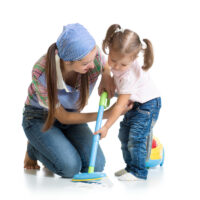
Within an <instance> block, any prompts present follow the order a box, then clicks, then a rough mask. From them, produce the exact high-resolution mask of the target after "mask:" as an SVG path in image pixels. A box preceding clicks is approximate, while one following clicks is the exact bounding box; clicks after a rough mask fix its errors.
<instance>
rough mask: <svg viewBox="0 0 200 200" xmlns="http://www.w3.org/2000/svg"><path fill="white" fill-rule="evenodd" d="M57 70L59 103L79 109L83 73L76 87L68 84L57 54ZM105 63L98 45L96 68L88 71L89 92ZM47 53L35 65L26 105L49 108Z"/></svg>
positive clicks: (95, 60) (67, 107)
mask: <svg viewBox="0 0 200 200" xmlns="http://www.w3.org/2000/svg"><path fill="white" fill-rule="evenodd" d="M55 60H56V72H57V89H58V100H59V103H60V104H61V105H62V106H63V107H64V108H65V109H70V110H77V109H78V107H77V101H78V99H79V95H80V91H79V88H80V81H81V74H79V75H78V77H77V82H76V85H75V88H74V87H71V86H69V85H67V84H66V83H65V82H64V80H63V77H62V73H61V69H60V58H59V56H58V54H57V53H56V54H55ZM104 65H105V57H104V56H103V54H102V53H101V51H100V49H99V48H98V47H97V54H96V56H95V59H94V68H93V69H90V70H89V71H88V75H89V94H91V92H92V90H93V89H94V86H95V84H96V82H97V79H98V76H99V75H100V74H101V72H102V69H103V66H104ZM45 67H46V55H44V56H42V57H41V58H40V59H39V60H38V61H37V62H36V63H35V65H34V66H33V70H32V82H31V84H30V86H29V88H28V97H27V99H26V102H25V105H32V106H35V107H37V108H42V109H48V93H47V86H46V79H45Z"/></svg>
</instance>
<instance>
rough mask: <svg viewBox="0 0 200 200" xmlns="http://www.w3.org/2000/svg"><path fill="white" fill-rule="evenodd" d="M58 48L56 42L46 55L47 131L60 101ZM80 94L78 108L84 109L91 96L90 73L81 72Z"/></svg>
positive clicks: (44, 129) (44, 127)
mask: <svg viewBox="0 0 200 200" xmlns="http://www.w3.org/2000/svg"><path fill="white" fill-rule="evenodd" d="M56 49H57V46H56V43H53V44H52V45H51V46H50V47H49V49H48V51H47V56H46V67H45V76H46V85H47V93H48V116H47V119H46V121H45V124H44V126H43V131H44V132H45V131H47V130H48V129H49V128H51V126H52V124H53V123H54V120H55V117H54V114H55V110H56V105H57V103H58V92H57V73H56V61H55V51H56ZM79 90H80V96H79V99H78V102H77V105H78V110H82V109H83V108H84V106H85V105H86V104H87V101H88V97H89V81H88V73H86V74H81V81H80V87H79Z"/></svg>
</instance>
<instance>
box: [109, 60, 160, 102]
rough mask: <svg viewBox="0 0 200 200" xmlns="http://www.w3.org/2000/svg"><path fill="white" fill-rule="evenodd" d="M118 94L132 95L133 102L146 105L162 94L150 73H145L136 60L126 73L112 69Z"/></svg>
mask: <svg viewBox="0 0 200 200" xmlns="http://www.w3.org/2000/svg"><path fill="white" fill-rule="evenodd" d="M111 71H112V73H113V76H114V81H115V84H116V88H117V93H118V94H131V97H130V100H131V101H133V102H139V103H145V102H147V101H149V100H151V99H154V98H156V97H160V93H159V91H158V89H157V88H156V86H155V85H154V83H153V81H152V80H151V78H150V75H149V72H148V71H144V70H143V69H142V67H141V66H140V65H139V63H138V61H137V60H135V61H134V62H133V63H132V65H131V66H130V68H128V69H127V70H126V71H116V70H113V69H111Z"/></svg>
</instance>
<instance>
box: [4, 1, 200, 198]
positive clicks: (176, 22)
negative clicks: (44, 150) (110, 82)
mask: <svg viewBox="0 0 200 200" xmlns="http://www.w3.org/2000/svg"><path fill="white" fill-rule="evenodd" d="M199 19H200V12H199V5H198V1H195V0H190V1H189V0H188V1H184V0H182V1H179V0H176V1H175V0H174V1H172V0H168V1H156V0H148V1H145V0H140V1H134V0H123V1H122V0H120V1H117V0H110V1H109V0H107V1H105V0H100V1H95V0H93V1H92V0H91V1H89V0H84V1H77V0H73V1H68V0H65V1H64V0H56V1H52V0H47V1H45V0H34V1H22V0H18V1H14V0H7V1H4V2H2V1H1V3H0V73H1V74H0V92H1V98H0V101H1V102H0V105H1V110H0V113H1V114H0V122H1V129H0V134H1V139H0V156H1V165H0V173H1V174H0V183H1V189H0V191H1V192H0V198H1V199H11V198H12V199H13V198H26V199H32V198H33V199H35V198H36V199H66V198H68V199H69V197H70V198H73V199H74V198H75V197H77V195H78V194H77V193H79V195H80V198H81V199H86V198H89V197H90V198H94V199H101V198H105V197H106V198H117V197H120V198H126V197H127V198H136V199H158V198H162V199H169V198H170V197H172V198H183V197H185V198H190V199H199V198H200V194H199V190H198V189H199V178H200V176H199V171H200V170H199V167H200V162H199V152H200V150H199V143H200V142H199V138H200V137H199V124H200V122H199V114H200V106H199V102H200V97H199V85H200V80H199V79H200V78H199V68H200V65H199V63H200V62H199V58H200V52H199V47H200V29H199ZM76 22H79V23H81V24H83V25H84V26H85V27H86V28H87V29H88V30H89V32H90V33H91V34H92V35H93V36H94V37H95V39H96V42H97V44H98V45H99V46H100V47H101V43H102V40H103V38H104V36H105V33H106V30H107V28H108V27H109V26H110V25H111V24H113V23H118V24H120V25H121V26H122V28H129V29H132V30H134V31H135V32H137V33H138V34H139V35H140V36H141V37H142V38H148V39H150V40H151V42H152V43H153V46H154V50H155V62H154V65H153V67H152V69H151V74H152V78H153V79H154V81H155V83H156V84H157V87H158V88H159V90H160V91H161V94H162V109H161V113H160V118H159V120H158V122H157V124H156V126H155V129H154V135H156V136H157V137H158V138H159V139H160V141H161V142H162V143H163V145H164V147H165V151H166V159H165V164H164V166H163V168H160V167H158V168H156V169H153V170H150V172H149V179H148V181H146V182H142V183H120V182H119V181H118V180H117V179H116V178H115V177H114V176H113V173H114V172H115V171H116V170H118V169H121V168H123V167H124V164H123V159H122V155H121V150H120V143H119V141H118V138H117V134H118V128H119V120H118V121H117V122H116V124H115V125H114V126H113V127H112V128H111V129H110V131H109V134H108V136H107V138H106V139H104V140H102V141H101V146H102V148H103V150H104V153H105V156H106V160H107V163H106V168H105V172H106V173H107V175H108V177H109V179H110V181H111V182H112V183H113V186H112V187H104V188H100V189H98V188H95V187H92V191H95V192H92V191H91V188H90V187H85V186H80V187H79V186H75V185H73V184H71V183H70V182H69V181H68V180H65V179H61V178H59V177H57V176H54V177H51V176H47V175H45V174H44V173H43V171H42V169H41V170H40V172H38V173H37V174H35V172H33V173H27V172H24V170H23V159H24V153H25V150H26V137H25V135H24V133H23V129H22V127H21V121H22V109H23V105H24V102H25V99H26V97H27V88H28V85H29V84H30V81H31V70H32V66H33V64H34V63H35V61H36V60H37V59H38V58H39V57H40V56H41V55H43V54H44V53H46V51H47V49H48V47H49V46H50V45H51V44H52V43H54V42H55V41H56V39H57V37H58V36H59V34H60V33H61V31H62V27H63V25H66V24H69V23H76ZM98 101H99V97H98V95H97V88H96V90H95V91H94V93H93V94H92V96H91V99H90V101H89V104H88V106H87V107H86V108H85V110H84V111H85V112H86V111H97V109H98ZM114 101H115V99H113V102H114ZM90 126H91V128H92V129H94V123H90ZM80 198H79V199H80Z"/></svg>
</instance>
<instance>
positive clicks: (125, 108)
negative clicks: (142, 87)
mask: <svg viewBox="0 0 200 200" xmlns="http://www.w3.org/2000/svg"><path fill="white" fill-rule="evenodd" d="M115 104H116V103H114V104H113V105H112V106H111V107H110V108H109V109H107V110H105V112H104V119H108V118H109V117H110V115H111V113H112V110H113V108H114V106H115ZM133 105H134V103H133V102H132V101H129V102H128V104H127V105H126V106H124V108H123V110H122V113H121V115H124V114H126V112H128V111H129V110H131V109H132V108H133Z"/></svg>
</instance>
